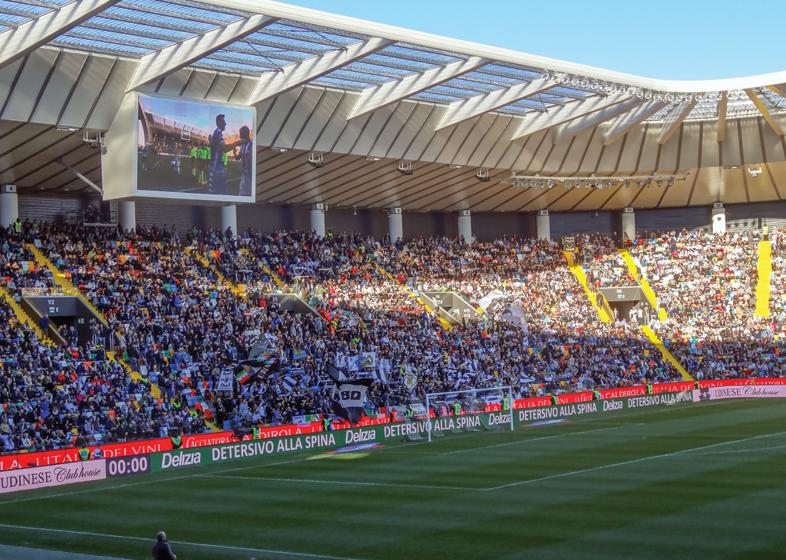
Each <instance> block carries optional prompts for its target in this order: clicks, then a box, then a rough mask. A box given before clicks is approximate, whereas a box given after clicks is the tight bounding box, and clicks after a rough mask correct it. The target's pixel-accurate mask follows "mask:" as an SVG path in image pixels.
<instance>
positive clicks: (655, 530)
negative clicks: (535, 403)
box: [0, 399, 786, 560]
mask: <svg viewBox="0 0 786 560" xmlns="http://www.w3.org/2000/svg"><path fill="white" fill-rule="evenodd" d="M314 457H315V456H314V454H302V455H297V456H288V457H286V458H284V459H283V460H282V459H280V458H279V459H278V460H276V458H267V459H261V460H257V459H251V460H246V461H241V462H236V463H231V464H223V465H214V466H212V467H201V468H200V467H198V468H194V469H184V470H180V471H178V472H173V473H171V474H167V475H164V476H162V475H147V476H144V477H136V478H126V479H113V480H110V481H106V482H101V483H96V484H88V485H82V486H75V487H66V488H60V489H49V490H45V491H38V492H34V493H23V494H15V495H9V496H5V497H3V498H0V543H1V544H5V545H15V546H22V547H28V548H31V549H50V550H58V551H64V552H66V551H68V552H89V553H91V554H94V555H103V556H111V557H115V558H129V559H131V558H134V559H136V558H139V559H142V558H149V554H150V552H149V551H150V547H151V546H152V543H153V541H152V538H153V537H154V535H155V533H156V532H157V531H158V530H159V529H165V530H166V531H167V533H168V534H169V538H170V539H171V541H172V542H173V548H174V550H175V552H176V553H177V555H178V558H179V559H181V560H189V559H194V560H208V559H210V560H215V559H233V560H236V559H252V558H253V559H257V560H261V559H272V560H280V559H287V558H313V559H340V560H347V559H357V560H393V559H396V560H399V559H441V558H448V559H450V560H464V559H467V560H469V559H473V560H475V559H485V558H489V559H520V558H527V559H528V558H537V559H539V560H543V559H555V560H556V559H560V560H564V559H565V558H578V559H582V560H587V559H595V558H597V559H607V558H620V559H623V558H624V559H629V558H651V559H662V558H680V559H687V558H713V559H718V558H735V559H740V558H751V559H754V558H755V559H757V560H761V559H764V558H783V551H784V550H786V530H785V529H784V521H783V520H784V519H786V477H785V476H784V474H785V473H786V402H784V401H781V400H778V399H771V400H767V399H759V400H750V401H713V402H707V403H702V404H699V405H692V404H684V405H676V406H673V407H668V408H651V409H641V410H638V411H626V412H625V413H618V414H608V415H599V416H596V417H585V418H583V419H577V420H574V421H571V422H566V423H563V424H556V425H548V426H541V427H537V428H535V427H532V428H524V429H520V430H519V431H517V432H515V433H511V432H481V433H468V434H457V435H449V436H445V437H442V438H439V439H437V440H435V441H434V442H433V443H430V444H429V443H409V444H404V443H402V444H398V445H387V446H385V447H383V448H380V449H374V450H370V451H368V452H366V453H359V454H356V455H352V454H347V455H335V456H328V457H324V456H320V458H314ZM34 554H35V552H34V551H33V552H32V555H31V556H30V557H31V558H33V557H35V556H34ZM0 555H2V554H0Z"/></svg>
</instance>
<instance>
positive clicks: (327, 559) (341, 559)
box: [0, 523, 363, 560]
mask: <svg viewBox="0 0 786 560" xmlns="http://www.w3.org/2000/svg"><path fill="white" fill-rule="evenodd" d="M0 527H3V528H5V529H18V530H22V531H36V532H40V533H58V534H65V535H81V536H85V537H99V538H103V539H115V540H123V541H143V542H146V543H153V539H149V538H145V537H133V536H129V535H113V534H111V533H96V532H92V531H74V530H71V529H53V528H51V527H29V526H27V525H11V524H7V523H0ZM169 542H170V543H172V544H180V545H183V546H193V547H196V548H211V549H219V550H234V551H243V552H263V553H265V554H277V555H279V556H286V557H295V558H320V559H322V560H363V559H361V558H350V557H348V556H332V555H329V554H318V553H315V552H293V551H290V550H276V549H273V548H252V547H247V546H231V545H225V544H209V543H197V542H190V541H174V540H170V541H169Z"/></svg>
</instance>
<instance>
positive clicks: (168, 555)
mask: <svg viewBox="0 0 786 560" xmlns="http://www.w3.org/2000/svg"><path fill="white" fill-rule="evenodd" d="M153 560H177V555H176V554H175V553H174V552H172V547H171V546H170V545H169V541H168V540H166V533H165V532H164V531H159V532H158V536H157V537H156V544H154V545H153Z"/></svg>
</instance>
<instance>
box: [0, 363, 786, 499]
mask: <svg viewBox="0 0 786 560" xmlns="http://www.w3.org/2000/svg"><path fill="white" fill-rule="evenodd" d="M698 385H699V389H695V390H694V387H695V386H696V384H695V383H694V382H675V383H664V384H655V385H653V386H652V387H651V388H649V390H648V388H647V387H644V386H635V387H624V388H617V389H608V390H605V391H601V392H599V396H600V397H601V398H596V399H594V400H587V392H582V393H575V394H572V395H560V396H559V397H558V398H556V399H555V398H552V397H536V398H532V399H519V400H517V401H516V402H515V408H514V410H513V414H514V418H513V420H514V424H515V425H516V426H517V427H519V428H527V427H528V426H536V425H539V424H543V423H551V422H559V421H564V420H569V419H571V418H573V417H579V416H587V415H595V414H604V413H610V412H619V411H625V410H628V411H633V410H637V409H641V408H651V407H658V406H671V405H675V404H680V403H687V402H695V401H699V400H704V399H707V398H709V399H710V400H712V399H718V398H764V397H767V398H771V397H786V379H778V378H772V379H746V380H740V379H737V380H717V381H701V382H699V383H698ZM702 395H703V398H702ZM555 401H556V402H555ZM319 424H320V423H317V422H314V423H309V424H306V425H301V426H294V425H293V426H280V427H278V428H271V429H270V431H268V432H267V433H265V437H264V438H263V439H258V440H252V441H238V439H237V437H236V436H234V435H233V434H232V432H217V433H212V434H200V435H197V436H185V437H184V438H183V443H184V445H183V448H182V449H178V450H172V446H171V442H170V440H168V439H159V440H148V441H139V442H133V443H123V444H113V445H109V446H102V449H103V450H104V451H105V452H106V455H105V456H106V458H105V459H98V460H92V461H84V462H80V461H79V460H78V454H77V453H76V450H75V449H66V450H58V451H50V452H41V453H31V454H17V455H12V456H4V457H0V459H2V460H3V461H4V466H3V468H6V469H9V470H5V471H2V470H0V493H6V492H17V491H21V490H34V489H38V488H46V487H50V486H61V485H64V484H74V483H78V482H90V481H95V480H102V479H105V478H107V477H119V476H129V475H135V474H144V473H149V472H163V471H169V470H172V469H180V468H183V467H192V466H200V465H210V464H218V463H227V462H234V461H238V460H243V459H250V458H254V457H262V456H271V455H284V454H291V453H296V452H308V451H326V450H330V449H336V448H340V447H347V446H365V445H374V444H382V443H388V442H395V441H411V440H412V439H422V438H423V437H424V436H425V435H427V434H428V432H429V431H430V432H431V433H432V435H435V436H439V435H443V434H445V433H449V432H465V431H468V430H474V431H481V430H501V429H507V428H508V427H509V426H510V411H503V410H493V411H489V412H484V413H479V414H466V415H461V416H458V417H453V416H450V417H442V418H432V419H425V418H423V419H420V420H416V421H412V422H395V423H389V422H385V421H382V420H381V419H375V420H374V421H373V422H368V423H367V424H366V425H364V426H363V427H354V428H351V429H340V430H335V431H331V432H322V431H321V430H320V429H319ZM74 455H75V456H76V458H75V457H74Z"/></svg>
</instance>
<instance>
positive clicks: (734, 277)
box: [589, 230, 785, 379]
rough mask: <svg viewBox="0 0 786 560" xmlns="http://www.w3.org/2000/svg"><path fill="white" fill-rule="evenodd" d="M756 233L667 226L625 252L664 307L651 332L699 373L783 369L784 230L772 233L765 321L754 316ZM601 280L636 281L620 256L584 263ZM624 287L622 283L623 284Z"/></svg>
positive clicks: (611, 282)
mask: <svg viewBox="0 0 786 560" xmlns="http://www.w3.org/2000/svg"><path fill="white" fill-rule="evenodd" d="M760 237H761V236H760V233H759V232H755V231H738V232H734V233H726V234H722V235H720V234H712V233H708V232H705V231H703V230H694V231H687V230H685V231H672V232H664V233H660V234H658V235H651V236H647V237H644V238H642V239H639V240H637V241H636V242H635V243H633V244H632V245H631V247H630V253H631V255H632V257H633V259H634V261H635V262H636V265H637V267H638V270H639V271H640V273H641V274H642V276H643V277H644V278H646V279H647V281H648V282H649V284H650V285H651V286H652V289H653V290H654V293H655V294H656V295H657V298H658V300H657V304H658V306H659V307H662V308H663V310H664V311H665V312H666V319H665V320H663V321H658V316H657V314H656V313H653V314H652V320H653V324H652V326H653V327H654V328H655V330H656V332H658V334H659V335H660V336H661V338H663V340H664V341H665V342H666V345H667V346H668V347H669V348H670V349H671V351H672V352H673V354H674V355H675V357H676V358H677V359H678V360H679V361H680V362H681V363H682V364H683V365H684V366H685V367H686V369H687V370H688V371H689V372H691V373H692V374H693V375H695V376H696V377H697V378H699V379H702V378H710V377H713V378H717V377H736V376H739V375H757V376H777V375H780V372H781V371H782V370H783V368H784V359H783V344H784V334H785V333H784V323H783V321H782V319H783V315H782V305H783V303H782V302H783V300H782V293H783V289H784V288H783V282H781V281H780V280H779V276H778V275H779V274H781V272H779V271H780V270H782V260H781V259H782V257H781V255H782V254H783V248H782V243H780V241H781V240H782V234H778V233H776V234H774V235H773V244H774V246H775V249H774V251H773V272H774V274H773V277H772V278H771V279H769V280H770V283H771V286H772V289H773V294H772V297H771V302H772V303H771V308H772V314H771V317H770V319H769V320H768V319H764V318H758V317H756V316H755V308H756V285H757V280H758V277H757V251H758V241H759V240H760ZM589 270H590V274H589V276H590V277H591V278H593V280H594V281H595V282H597V285H599V286H618V285H621V284H620V283H621V282H626V283H627V284H631V283H634V282H633V281H632V279H631V277H630V275H629V273H628V271H627V267H626V266H625V264H624V262H623V260H622V257H620V256H619V255H608V256H604V257H602V258H598V259H594V260H592V261H589ZM622 285H624V284H622Z"/></svg>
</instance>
